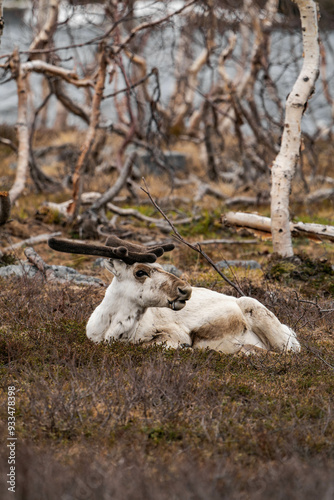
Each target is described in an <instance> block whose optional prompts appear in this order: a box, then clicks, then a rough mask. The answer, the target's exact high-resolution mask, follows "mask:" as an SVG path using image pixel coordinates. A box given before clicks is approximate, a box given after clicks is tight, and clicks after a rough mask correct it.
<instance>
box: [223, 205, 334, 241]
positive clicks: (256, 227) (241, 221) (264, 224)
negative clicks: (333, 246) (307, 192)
mask: <svg viewBox="0 0 334 500" xmlns="http://www.w3.org/2000/svg"><path fill="white" fill-rule="evenodd" d="M222 221H223V224H224V225H226V226H236V227H242V228H244V229H249V230H251V231H252V230H253V231H255V234H257V233H256V232H257V231H260V232H262V233H264V235H266V234H267V235H269V236H270V235H271V219H270V218H269V217H263V216H261V215H256V214H247V213H242V212H228V213H227V214H223V215H222ZM290 231H291V234H292V235H293V236H306V237H308V238H311V239H315V240H318V241H322V240H323V239H326V240H329V241H334V226H325V225H322V224H311V223H304V222H297V223H294V222H290Z"/></svg>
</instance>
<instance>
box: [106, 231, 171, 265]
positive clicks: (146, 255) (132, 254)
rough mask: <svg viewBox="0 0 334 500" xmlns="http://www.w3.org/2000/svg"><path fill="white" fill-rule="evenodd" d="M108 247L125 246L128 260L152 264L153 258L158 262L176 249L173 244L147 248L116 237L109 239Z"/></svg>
mask: <svg viewBox="0 0 334 500" xmlns="http://www.w3.org/2000/svg"><path fill="white" fill-rule="evenodd" d="M106 245H107V246H111V247H117V246H118V245H123V246H124V247H125V248H126V249H127V250H128V258H133V263H134V262H151V259H152V257H153V256H154V257H155V259H154V260H156V258H157V257H161V255H163V253H164V252H169V251H171V250H173V249H174V248H175V246H174V245H173V243H166V244H162V245H150V246H148V247H146V246H144V245H137V244H135V243H130V242H129V241H123V240H121V239H120V238H118V237H117V236H114V235H111V236H109V237H108V239H107V241H106ZM146 259H150V260H146Z"/></svg>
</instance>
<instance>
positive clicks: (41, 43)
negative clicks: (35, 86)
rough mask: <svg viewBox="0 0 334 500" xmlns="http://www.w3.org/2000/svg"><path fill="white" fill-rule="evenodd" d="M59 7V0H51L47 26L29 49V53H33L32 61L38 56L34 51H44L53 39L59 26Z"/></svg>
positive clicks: (45, 25)
mask: <svg viewBox="0 0 334 500" xmlns="http://www.w3.org/2000/svg"><path fill="white" fill-rule="evenodd" d="M44 6H45V5H44ZM58 6H59V0H49V5H48V12H47V19H46V21H45V24H44V26H43V28H42V29H41V30H40V32H39V33H38V35H37V36H36V37H35V39H34V40H33V42H32V43H31V44H30V47H29V52H30V51H32V53H31V54H30V56H29V58H30V60H32V59H35V57H36V54H35V53H33V51H37V50H39V49H44V48H45V47H46V46H47V45H48V43H49V41H50V39H51V38H52V36H53V34H54V32H55V29H56V26H57V19H58ZM42 7H43V6H42Z"/></svg>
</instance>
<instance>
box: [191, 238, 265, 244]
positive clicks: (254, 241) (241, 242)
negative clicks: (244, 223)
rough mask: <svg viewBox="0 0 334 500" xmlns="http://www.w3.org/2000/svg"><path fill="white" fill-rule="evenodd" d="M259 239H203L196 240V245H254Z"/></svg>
mask: <svg viewBox="0 0 334 500" xmlns="http://www.w3.org/2000/svg"><path fill="white" fill-rule="evenodd" d="M258 242H259V240H225V239H222V240H203V241H198V242H197V243H196V245H244V244H247V245H255V244H257V243H258Z"/></svg>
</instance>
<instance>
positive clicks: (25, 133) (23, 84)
mask: <svg viewBox="0 0 334 500" xmlns="http://www.w3.org/2000/svg"><path fill="white" fill-rule="evenodd" d="M10 68H11V71H12V74H13V76H14V77H15V78H16V85H17V95H18V106H17V122H16V129H17V138H18V143H19V146H18V159H17V168H16V176H15V181H14V184H13V186H12V187H11V189H10V191H9V197H10V201H11V203H12V204H13V203H15V201H16V200H17V198H18V197H19V196H20V195H21V193H22V191H23V190H24V188H25V185H26V180H27V177H28V170H29V130H28V118H27V107H28V100H27V72H26V71H25V69H24V67H23V65H21V63H20V56H19V52H18V50H17V49H15V51H14V52H13V56H12V60H11V62H10Z"/></svg>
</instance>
